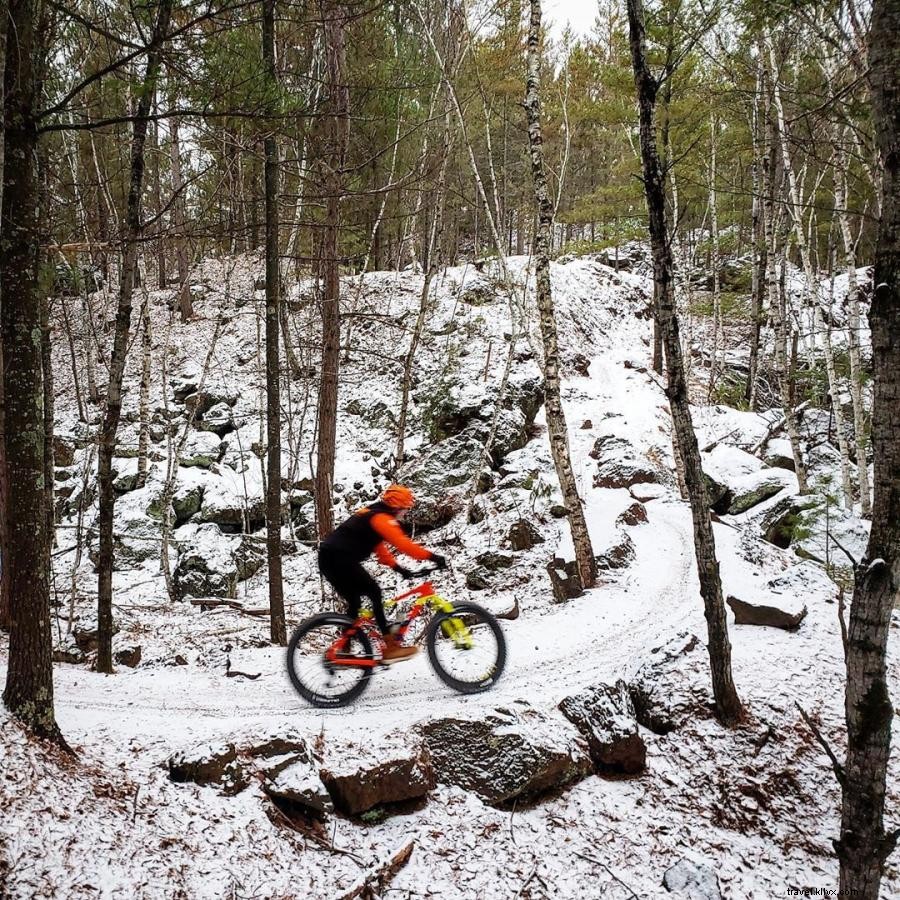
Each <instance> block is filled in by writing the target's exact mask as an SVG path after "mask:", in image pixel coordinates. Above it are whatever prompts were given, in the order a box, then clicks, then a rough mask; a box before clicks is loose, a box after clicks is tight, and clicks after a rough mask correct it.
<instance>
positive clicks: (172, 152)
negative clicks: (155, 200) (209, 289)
mask: <svg viewBox="0 0 900 900" xmlns="http://www.w3.org/2000/svg"><path fill="white" fill-rule="evenodd" d="M173 105H174V104H173ZM169 132H170V134H171V140H170V143H169V159H170V161H171V179H172V224H173V225H174V226H175V261H176V263H177V264H178V311H179V312H180V313H181V321H182V322H187V321H188V319H190V318H191V317H192V316H193V315H194V304H193V302H192V300H191V282H190V273H189V270H188V248H187V236H186V234H185V228H186V227H187V222H186V218H187V217H186V215H185V211H184V179H183V177H182V174H181V141H180V139H179V135H178V119H176V118H173V119H170V120H169Z"/></svg>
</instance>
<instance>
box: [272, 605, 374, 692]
mask: <svg viewBox="0 0 900 900" xmlns="http://www.w3.org/2000/svg"><path fill="white" fill-rule="evenodd" d="M353 621H354V620H353V619H351V618H350V617H349V616H343V615H341V614H340V613H319V614H318V615H315V616H311V617H310V618H308V619H306V620H305V621H303V622H301V623H300V624H299V625H298V626H297V627H296V628H295V629H294V632H293V634H292V635H291V639H290V640H289V641H288V645H287V660H286V662H287V671H288V677H289V678H290V680H291V684H292V685H293V686H294V689H295V690H296V691H297V693H298V694H299V695H300V696H301V697H302V698H303V699H304V700H306V701H307V703H310V704H312V705H313V706H315V707H318V708H319V709H339V708H340V707H342V706H348V705H349V704H351V703H353V701H354V700H358V699H359V698H360V696H361V695H362V694H363V692H364V691H365V690H366V688H367V687H368V686H369V679H370V678H371V677H372V672H373V671H374V669H362V670H361V674H360V679H359V681H358V682H357V683H356V684H354V685H353V687H352V688H350V690H348V691H345V692H344V693H343V694H338V695H336V696H335V697H323V696H322V695H321V694H317V693H316V692H315V691H312V690H310V689H309V688H308V687H307V686H306V685H305V684H304V683H303V682H302V681H301V679H300V677H299V676H298V675H297V673H296V671H295V670H294V665H293V662H294V655H295V651H296V649H297V644H298V643H299V642H300V640H301V638H304V637H306V635H308V634H309V633H310V632H312V631H315V630H316V629H317V628H320V627H322V626H323V625H340V626H343V627H344V628H349V627H350V626H351V625H353ZM354 640H358V641H359V643H360V644H361V645H362V649H363V651H364V652H365V654H366V655H367V656H372V657H374V655H375V654H374V652H373V650H372V642H371V641H370V640H369V636H368V635H367V634H366V633H365V631H363V630H362V629H360V630H359V631H358V632H357V633H356V636H355V638H354Z"/></svg>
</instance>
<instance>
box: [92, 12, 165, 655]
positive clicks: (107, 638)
mask: <svg viewBox="0 0 900 900" xmlns="http://www.w3.org/2000/svg"><path fill="white" fill-rule="evenodd" d="M172 2H173V0H160V3H159V6H158V9H157V16H156V24H155V26H154V30H153V38H152V40H151V49H150V50H149V51H148V53H147V64H146V68H145V70H144V78H143V85H142V89H141V93H140V99H139V100H138V105H137V110H136V112H135V115H134V125H133V130H132V138H131V167H130V178H129V184H128V199H127V202H126V208H125V215H124V217H123V222H122V263H121V271H120V273H119V302H118V307H117V310H116V326H115V336H114V338H113V352H112V358H111V360H110V364H109V381H108V384H107V389H106V409H105V411H104V414H103V424H102V425H101V429H100V442H99V448H98V454H97V480H98V482H99V486H100V490H99V495H98V496H99V514H98V520H97V524H98V531H99V533H100V552H99V557H98V561H97V630H98V648H97V671H98V672H112V670H113V664H112V632H113V620H112V573H113V552H114V551H113V513H114V509H115V492H114V491H113V474H112V460H113V454H114V452H115V449H116V432H117V431H118V428H119V418H120V416H121V413H122V380H123V377H124V375H125V363H126V355H127V350H128V336H129V332H130V331H131V310H132V300H133V297H134V287H135V280H136V275H137V270H138V251H139V238H140V234H141V230H142V225H141V195H142V193H143V186H144V147H145V145H146V141H147V126H148V123H149V119H150V104H151V103H152V101H153V93H154V89H155V86H156V80H157V77H158V75H159V66H160V45H161V43H162V40H163V38H164V36H165V34H166V32H167V31H168V28H169V20H170V18H171V15H172Z"/></svg>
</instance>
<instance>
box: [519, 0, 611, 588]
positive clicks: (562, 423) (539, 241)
mask: <svg viewBox="0 0 900 900" xmlns="http://www.w3.org/2000/svg"><path fill="white" fill-rule="evenodd" d="M540 43H541V2H540V0H531V17H530V27H529V29H528V70H527V76H526V82H525V85H526V87H525V113H526V116H527V120H528V146H529V149H530V151H531V177H532V180H533V182H534V199H535V204H536V206H537V216H538V227H537V232H536V234H535V237H534V268H535V281H536V291H537V305H538V311H539V313H540V320H541V337H542V338H543V343H544V402H545V403H546V410H547V431H548V433H549V436H550V450H551V453H552V454H553V464H554V466H555V467H556V474H557V477H558V478H559V485H560V489H561V490H562V495H563V501H564V502H565V506H566V514H567V516H568V519H569V528H570V529H571V531H572V543H573V544H574V546H575V562H576V565H577V567H578V575H579V577H580V579H581V584H582V586H583V587H591V586H592V585H593V584H594V583H595V582H596V580H597V560H596V558H595V557H594V549H593V547H592V546H591V536H590V533H589V532H588V527H587V520H586V518H585V515H584V508H583V506H582V505H581V498H580V497H579V496H578V484H577V483H576V481H575V472H574V471H573V469H572V459H571V456H570V453H569V433H568V429H567V426H566V415H565V412H564V410H563V406H562V398H561V396H560V377H559V340H558V337H557V330H556V316H555V314H554V311H553V293H552V287H551V284H550V240H551V233H552V230H553V203H552V201H551V200H550V195H549V192H548V190H547V176H546V174H545V172H544V149H543V136H542V134H541V97H540V89H541V51H540Z"/></svg>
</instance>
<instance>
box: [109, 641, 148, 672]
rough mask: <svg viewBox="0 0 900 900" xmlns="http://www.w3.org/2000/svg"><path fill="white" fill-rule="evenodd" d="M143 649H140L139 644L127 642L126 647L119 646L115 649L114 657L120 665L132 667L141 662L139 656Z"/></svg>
mask: <svg viewBox="0 0 900 900" xmlns="http://www.w3.org/2000/svg"><path fill="white" fill-rule="evenodd" d="M142 654H143V651H142V650H141V646H140V644H129V645H128V646H126V647H121V648H120V649H118V650H116V652H115V655H114V657H113V658H114V659H115V661H116V662H117V663H118V664H119V665H120V666H127V667H128V668H129V669H134V668H136V667H137V666H138V665H140V662H141V656H142Z"/></svg>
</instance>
